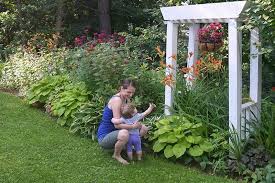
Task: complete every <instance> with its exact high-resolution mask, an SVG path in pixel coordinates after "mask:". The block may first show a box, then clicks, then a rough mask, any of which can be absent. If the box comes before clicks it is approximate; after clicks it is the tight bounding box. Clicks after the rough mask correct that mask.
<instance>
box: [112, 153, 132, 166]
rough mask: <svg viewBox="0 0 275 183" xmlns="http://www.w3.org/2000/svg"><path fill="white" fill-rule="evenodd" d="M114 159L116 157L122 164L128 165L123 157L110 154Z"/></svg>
mask: <svg viewBox="0 0 275 183" xmlns="http://www.w3.org/2000/svg"><path fill="white" fill-rule="evenodd" d="M112 157H113V158H114V159H116V160H117V161H118V162H120V163H122V164H123V165H129V162H128V161H126V160H125V159H123V158H122V157H121V156H115V155H113V156H112Z"/></svg>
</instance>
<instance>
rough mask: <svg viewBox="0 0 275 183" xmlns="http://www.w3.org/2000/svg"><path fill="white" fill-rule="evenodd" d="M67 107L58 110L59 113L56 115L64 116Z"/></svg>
mask: <svg viewBox="0 0 275 183" xmlns="http://www.w3.org/2000/svg"><path fill="white" fill-rule="evenodd" d="M65 109H66V108H65V107H61V108H60V109H58V110H57V111H56V115H57V116H62V114H63V113H64V112H65Z"/></svg>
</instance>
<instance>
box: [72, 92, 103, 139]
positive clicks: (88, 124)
mask: <svg viewBox="0 0 275 183" xmlns="http://www.w3.org/2000/svg"><path fill="white" fill-rule="evenodd" d="M104 105H105V100H104V98H103V97H102V96H99V95H97V94H95V95H93V97H92V99H91V101H89V102H88V103H86V104H85V105H83V106H81V107H80V108H79V109H78V110H77V112H76V113H75V114H74V115H73V122H72V124H71V126H70V132H71V133H80V134H81V135H84V136H88V137H91V138H92V139H93V140H95V137H96V131H97V128H98V125H99V122H100V119H101V117H102V110H103V108H104Z"/></svg>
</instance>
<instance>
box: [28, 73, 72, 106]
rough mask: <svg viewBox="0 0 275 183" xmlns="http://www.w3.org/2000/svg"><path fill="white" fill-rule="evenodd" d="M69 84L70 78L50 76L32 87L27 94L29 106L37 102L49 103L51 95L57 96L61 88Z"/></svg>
mask: <svg viewBox="0 0 275 183" xmlns="http://www.w3.org/2000/svg"><path fill="white" fill-rule="evenodd" d="M68 83H69V78H68V76H60V75H57V76H48V77H46V78H44V79H42V80H40V81H38V82H37V83H35V84H34V85H32V86H31V89H30V90H29V92H28V94H27V100H28V101H29V104H33V103H35V102H41V103H46V102H49V101H50V100H51V95H54V94H57V93H58V92H59V90H60V88H61V87H64V86H65V85H67V84H68Z"/></svg>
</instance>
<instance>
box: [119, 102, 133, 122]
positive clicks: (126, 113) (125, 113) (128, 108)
mask: <svg viewBox="0 0 275 183" xmlns="http://www.w3.org/2000/svg"><path fill="white" fill-rule="evenodd" d="M135 109H136V107H135V105H134V104H133V103H127V104H125V105H123V106H122V109H121V115H122V117H124V118H126V119H128V118H131V117H133V114H134V112H135Z"/></svg>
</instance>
